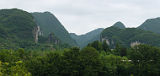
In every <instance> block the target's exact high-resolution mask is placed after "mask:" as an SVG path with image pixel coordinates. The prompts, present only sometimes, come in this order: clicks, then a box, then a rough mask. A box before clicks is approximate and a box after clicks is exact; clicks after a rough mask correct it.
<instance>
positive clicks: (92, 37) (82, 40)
mask: <svg viewBox="0 0 160 76" xmlns="http://www.w3.org/2000/svg"><path fill="white" fill-rule="evenodd" d="M103 30H104V29H103V28H98V29H95V30H93V31H91V32H88V33H86V34H84V35H76V34H75V33H70V35H71V37H72V38H73V39H75V40H76V42H77V44H78V45H79V46H80V47H81V48H82V47H85V46H86V45H87V44H88V43H91V42H93V41H96V40H100V34H101V32H102V31H103Z"/></svg>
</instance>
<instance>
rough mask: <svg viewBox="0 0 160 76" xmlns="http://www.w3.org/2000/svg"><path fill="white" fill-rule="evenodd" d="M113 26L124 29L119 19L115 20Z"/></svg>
mask: <svg viewBox="0 0 160 76" xmlns="http://www.w3.org/2000/svg"><path fill="white" fill-rule="evenodd" d="M113 26H114V27H118V28H120V29H125V28H126V27H125V25H124V24H123V23H122V22H120V21H119V22H116V23H115V24H114V25H113Z"/></svg>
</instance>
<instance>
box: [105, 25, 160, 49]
mask: <svg viewBox="0 0 160 76" xmlns="http://www.w3.org/2000/svg"><path fill="white" fill-rule="evenodd" d="M102 38H106V39H108V40H109V42H110V47H111V48H114V47H115V46H116V44H117V43H119V44H121V45H122V46H125V47H130V45H131V43H133V42H136V41H137V42H140V43H142V44H149V45H153V46H160V44H159V43H160V35H159V34H156V33H153V32H149V31H144V30H141V29H137V28H126V29H119V28H116V27H109V28H106V29H105V30H104V31H103V32H102Z"/></svg>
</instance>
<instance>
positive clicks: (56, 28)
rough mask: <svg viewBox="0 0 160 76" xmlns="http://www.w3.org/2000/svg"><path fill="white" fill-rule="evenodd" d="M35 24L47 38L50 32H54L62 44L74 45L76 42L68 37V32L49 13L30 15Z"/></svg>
mask: <svg viewBox="0 0 160 76" xmlns="http://www.w3.org/2000/svg"><path fill="white" fill-rule="evenodd" d="M32 15H33V16H34V19H35V21H36V24H37V25H38V26H40V28H41V31H42V32H43V35H44V36H48V35H49V34H50V33H51V32H54V34H55V36H57V37H58V38H59V39H60V40H61V41H62V42H63V43H67V44H70V45H72V46H74V45H76V41H75V40H74V39H72V38H71V37H70V34H69V33H68V31H67V30H66V29H65V28H64V26H63V25H62V24H61V23H60V21H59V20H58V19H57V18H56V17H55V16H54V15H53V14H51V13H50V12H44V13H40V12H35V13H32Z"/></svg>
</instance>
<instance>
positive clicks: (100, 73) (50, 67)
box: [0, 41, 160, 76]
mask: <svg viewBox="0 0 160 76" xmlns="http://www.w3.org/2000/svg"><path fill="white" fill-rule="evenodd" d="M31 75H32V76H159V75H160V48H158V47H153V46H149V45H138V46H135V47H133V48H124V47H122V46H120V45H117V46H116V48H115V49H110V48H109V47H108V45H107V44H106V43H101V42H98V41H95V42H93V43H91V44H89V45H88V46H86V47H85V48H83V49H79V48H77V47H73V48H70V49H64V50H56V51H38V50H36V51H27V50H23V49H19V50H0V76H31Z"/></svg>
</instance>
